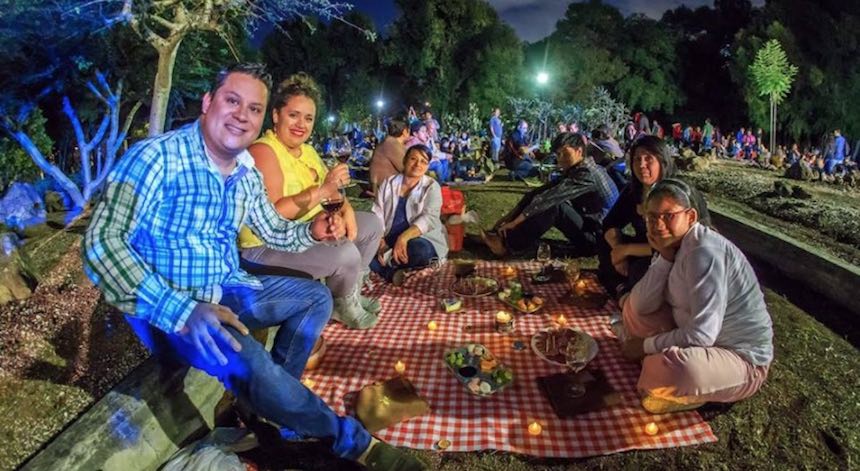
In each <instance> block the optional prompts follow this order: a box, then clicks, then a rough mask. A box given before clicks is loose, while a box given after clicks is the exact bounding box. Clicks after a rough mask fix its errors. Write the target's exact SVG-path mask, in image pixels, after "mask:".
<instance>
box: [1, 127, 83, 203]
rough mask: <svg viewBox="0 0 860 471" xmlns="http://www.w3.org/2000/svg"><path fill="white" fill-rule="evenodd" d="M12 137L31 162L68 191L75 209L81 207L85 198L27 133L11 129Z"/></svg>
mask: <svg viewBox="0 0 860 471" xmlns="http://www.w3.org/2000/svg"><path fill="white" fill-rule="evenodd" d="M11 134H12V138H13V139H15V141H16V142H18V144H19V145H20V146H21V147H22V148H23V149H24V150H25V151H26V152H27V153H28V154H30V158H32V159H33V163H35V164H36V165H37V166H38V167H39V168H40V169H41V170H42V171H43V172H45V173H46V174H48V175H50V176H51V177H52V178H53V179H54V180H55V181H56V182H57V184H58V185H60V187H61V188H62V189H63V190H64V191H65V192H66V193H68V195H69V197H71V198H72V202H73V203H74V205H75V208H76V209H83V208H84V207H85V206H86V204H87V200H86V199H85V198H84V196H83V194H81V190H80V189H79V188H78V186H77V185H75V183H74V182H73V181H72V180H71V179H70V178H69V177H67V176H66V174H65V173H63V171H62V170H60V169H59V168H58V167H57V166H56V165H54V164H52V163H51V162H49V161H48V159H46V158H45V156H44V155H42V152H41V151H39V148H38V147H36V144H34V143H33V141H32V140H30V136H28V135H27V133H25V132H24V131H12V132H11Z"/></svg>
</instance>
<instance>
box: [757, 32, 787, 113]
mask: <svg viewBox="0 0 860 471" xmlns="http://www.w3.org/2000/svg"><path fill="white" fill-rule="evenodd" d="M795 75H797V66H795V65H793V64H791V63H789V62H788V58H787V57H786V56H785V51H783V50H782V46H781V45H780V44H779V41H777V40H776V39H771V40H770V41H768V42H767V43H765V45H764V46H763V47H762V48H761V49H759V50H758V52H757V53H756V57H755V62H753V64H752V65H751V66H750V77H751V78H752V81H753V84H754V85H755V87H756V89H757V90H758V94H759V95H762V96H767V97H769V98H770V99H771V100H772V101H773V102H774V103H777V104H779V103H781V102H782V100H783V99H785V97H786V96H787V95H788V91H789V90H790V89H791V82H792V81H793V80H794V76H795Z"/></svg>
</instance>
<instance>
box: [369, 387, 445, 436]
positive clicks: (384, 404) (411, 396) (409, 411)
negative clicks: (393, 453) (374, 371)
mask: <svg viewBox="0 0 860 471" xmlns="http://www.w3.org/2000/svg"><path fill="white" fill-rule="evenodd" d="M428 412H430V404H429V403H428V402H427V401H426V400H425V399H424V398H422V397H421V396H419V395H418V391H417V390H416V389H415V386H414V385H413V384H412V383H411V382H409V380H408V379H406V378H404V377H402V376H398V377H396V378H391V379H389V380H387V381H385V382H383V383H374V384H371V385H369V386H365V387H363V388H362V389H361V392H359V393H358V401H357V402H356V405H355V415H356V417H358V420H360V421H361V423H362V424H364V428H366V429H367V431H368V432H371V433H375V432H378V431H379V430H382V429H384V428H387V427H390V426H392V425H394V424H397V423H400V422H403V421H404V420H407V419H410V418H412V417H418V416H420V415H424V414H426V413H428Z"/></svg>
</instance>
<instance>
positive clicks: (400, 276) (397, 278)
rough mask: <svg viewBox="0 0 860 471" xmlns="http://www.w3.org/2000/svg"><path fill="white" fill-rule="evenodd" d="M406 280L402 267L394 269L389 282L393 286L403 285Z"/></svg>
mask: <svg viewBox="0 0 860 471" xmlns="http://www.w3.org/2000/svg"><path fill="white" fill-rule="evenodd" d="M405 282H406V270H405V269H403V268H400V269H397V270H395V271H394V276H392V277H391V284H393V285H394V286H403V283H405Z"/></svg>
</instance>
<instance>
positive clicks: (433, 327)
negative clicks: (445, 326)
mask: <svg viewBox="0 0 860 471" xmlns="http://www.w3.org/2000/svg"><path fill="white" fill-rule="evenodd" d="M438 327H439V326H438V325H437V324H436V321H430V322H428V323H427V330H430V331H433V330H436V329H437V328H438Z"/></svg>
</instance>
